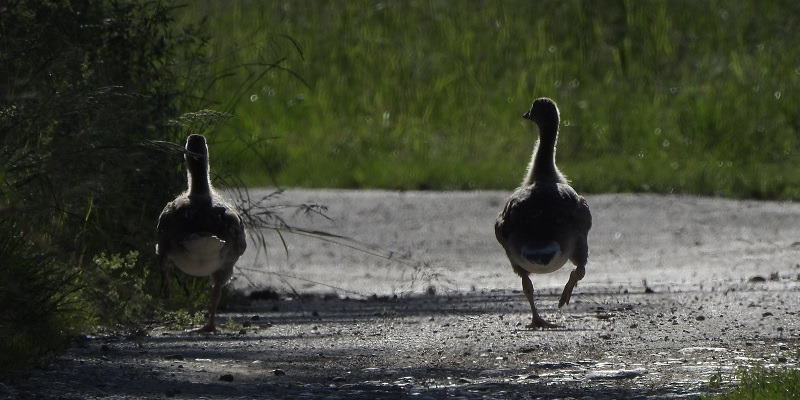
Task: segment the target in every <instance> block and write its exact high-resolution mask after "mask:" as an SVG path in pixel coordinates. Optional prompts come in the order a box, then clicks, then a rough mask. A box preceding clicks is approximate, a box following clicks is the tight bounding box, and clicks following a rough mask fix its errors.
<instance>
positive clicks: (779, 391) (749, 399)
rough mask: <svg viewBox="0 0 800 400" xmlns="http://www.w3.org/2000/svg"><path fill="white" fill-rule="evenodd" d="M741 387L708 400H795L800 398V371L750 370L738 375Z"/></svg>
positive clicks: (742, 371) (709, 397) (740, 372)
mask: <svg viewBox="0 0 800 400" xmlns="http://www.w3.org/2000/svg"><path fill="white" fill-rule="evenodd" d="M736 375H737V376H736V377H737V380H738V381H739V385H738V386H737V387H736V388H734V389H732V390H730V391H728V392H726V393H725V394H720V395H716V396H708V397H705V398H706V399H708V400H793V399H797V398H798V396H800V370H798V369H780V370H770V369H766V368H750V369H745V370H741V371H739V372H738V373H737V374H736Z"/></svg>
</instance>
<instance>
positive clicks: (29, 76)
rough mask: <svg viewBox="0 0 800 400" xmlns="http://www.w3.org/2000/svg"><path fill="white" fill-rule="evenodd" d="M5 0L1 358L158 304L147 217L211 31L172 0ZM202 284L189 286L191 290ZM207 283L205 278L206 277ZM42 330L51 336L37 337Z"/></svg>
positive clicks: (52, 344) (163, 184) (165, 195)
mask: <svg viewBox="0 0 800 400" xmlns="http://www.w3.org/2000/svg"><path fill="white" fill-rule="evenodd" d="M12 3H14V4H9V5H8V6H5V5H3V6H0V220H2V224H0V237H2V238H4V241H3V242H2V243H0V261H1V263H0V281H2V282H1V283H0V285H2V286H0V289H2V290H0V298H1V299H2V303H1V304H2V305H3V308H4V310H9V311H8V313H7V314H4V315H3V316H2V317H0V318H1V319H0V323H2V325H0V354H2V355H3V356H2V357H3V360H2V361H3V365H4V366H11V368H13V365H14V362H15V361H16V362H25V361H26V360H29V359H31V358H34V357H36V356H38V355H41V354H43V353H45V352H47V351H49V350H51V349H53V348H57V347H58V346H59V345H61V344H63V338H64V337H66V336H67V335H69V334H70V333H71V332H76V331H79V330H87V329H94V328H95V327H97V326H116V325H118V324H130V323H133V322H134V321H136V320H141V318H143V317H147V316H149V315H152V312H153V311H154V308H155V307H154V306H153V304H152V297H151V293H155V287H156V286H157V285H156V282H154V279H152V278H153V276H154V275H157V274H148V268H151V267H152V265H154V264H155V263H154V254H153V245H154V241H155V238H154V235H155V234H154V226H155V221H156V218H157V217H158V214H159V212H160V211H161V208H162V207H163V205H164V204H165V203H166V202H167V201H168V200H169V199H170V198H171V197H173V196H174V195H175V194H176V193H177V192H179V191H181V190H183V187H182V174H183V170H182V168H181V158H180V157H177V156H176V155H177V154H179V153H175V152H169V151H163V150H162V149H161V148H159V147H157V146H156V144H157V143H158V142H159V141H165V142H172V143H174V142H178V141H180V140H182V139H183V137H182V136H183V135H184V132H182V131H181V128H180V126H178V125H176V124H175V123H173V119H175V118H177V117H178V116H179V112H180V110H182V109H187V108H190V107H192V106H194V105H195V104H197V103H198V101H197V100H196V96H195V95H196V93H195V92H194V89H191V90H188V89H186V88H193V87H195V86H196V85H195V84H194V80H195V79H203V78H205V77H206V75H203V74H196V73H195V70H196V68H202V65H203V64H202V62H203V55H202V48H203V44H204V43H205V39H204V38H203V37H201V36H200V35H199V34H198V33H197V31H195V30H192V29H190V28H184V29H182V30H180V31H178V30H177V29H175V28H174V26H173V19H172V17H171V15H172V8H171V6H169V3H168V2H166V1H147V2H144V1H135V0H103V1H92V0H72V1H68V2H66V1H40V0H20V1H15V2H12ZM199 287H201V286H200V285H194V286H189V289H190V290H197V289H196V288H199ZM203 289H205V287H203ZM43 339H45V340H43Z"/></svg>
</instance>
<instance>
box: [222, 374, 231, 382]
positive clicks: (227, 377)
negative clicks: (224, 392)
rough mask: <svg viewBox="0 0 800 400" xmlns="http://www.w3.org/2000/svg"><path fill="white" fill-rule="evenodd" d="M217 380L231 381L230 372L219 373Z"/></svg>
mask: <svg viewBox="0 0 800 400" xmlns="http://www.w3.org/2000/svg"><path fill="white" fill-rule="evenodd" d="M219 380H221V381H224V382H233V375H231V374H225V375H221V376H220V377H219Z"/></svg>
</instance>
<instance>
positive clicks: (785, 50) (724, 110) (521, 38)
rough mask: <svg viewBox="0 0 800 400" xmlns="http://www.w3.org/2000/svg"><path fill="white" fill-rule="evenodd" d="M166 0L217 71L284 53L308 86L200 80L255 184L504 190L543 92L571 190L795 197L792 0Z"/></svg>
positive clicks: (238, 165)
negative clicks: (556, 122)
mask: <svg viewBox="0 0 800 400" xmlns="http://www.w3.org/2000/svg"><path fill="white" fill-rule="evenodd" d="M180 12H181V18H182V20H184V21H197V20H199V19H200V18H201V17H202V16H206V15H207V16H208V20H207V22H206V24H205V26H206V27H207V28H208V31H209V33H210V34H211V37H212V42H211V46H210V49H211V52H212V56H213V57H215V58H216V59H217V63H216V64H215V68H216V71H217V72H222V71H224V70H225V68H228V67H230V66H231V65H233V64H236V63H241V62H249V61H262V62H263V61H274V60H277V59H278V58H279V57H282V56H288V58H287V59H286V60H285V61H284V63H283V64H282V65H284V66H285V67H287V68H290V69H292V70H293V71H295V72H297V73H298V74H299V75H300V76H301V77H302V78H303V79H304V80H305V81H306V82H307V83H308V85H309V87H306V86H305V85H304V84H303V83H301V82H300V81H299V80H297V79H293V78H291V77H290V74H288V73H286V72H284V71H280V70H272V71H270V72H269V73H267V74H266V75H265V76H264V77H263V79H260V80H258V81H257V82H256V83H254V84H253V85H252V86H250V85H249V83H245V86H244V87H242V84H243V82H253V81H255V77H252V78H251V79H250V80H249V81H248V80H247V79H246V78H247V77H248V75H247V74H245V73H240V74H239V75H238V77H236V78H234V79H228V80H225V81H223V83H222V84H221V85H218V86H217V87H216V88H215V90H214V91H212V93H211V95H212V97H214V98H217V99H223V100H226V101H228V103H223V104H219V105H217V106H216V107H217V108H219V109H226V108H227V107H228V106H230V110H231V111H233V113H234V114H235V118H233V119H232V120H230V121H229V122H228V123H226V124H224V125H222V126H219V127H218V128H216V130H215V131H213V132H211V133H210V136H211V137H212V139H213V141H214V142H213V143H212V146H213V148H214V150H213V151H215V155H216V157H217V160H218V162H223V163H226V164H227V166H229V167H231V168H232V169H233V170H237V171H239V172H240V175H241V176H242V177H243V179H244V181H245V182H246V183H247V184H249V185H264V184H269V183H270V180H269V179H268V177H269V175H270V173H272V174H273V175H274V177H275V178H276V180H277V183H279V184H280V185H284V186H306V187H349V188H364V187H379V188H392V189H415V188H421V189H477V188H481V189H494V188H498V189H499V188H503V189H508V188H511V187H514V186H515V185H516V184H518V182H519V181H520V180H521V177H522V174H523V170H524V167H525V165H526V163H527V158H528V157H529V155H530V151H531V149H532V146H533V144H534V141H535V136H536V130H535V128H534V127H533V126H532V125H531V124H530V123H528V122H527V121H523V120H522V119H521V118H520V115H521V114H522V113H523V112H524V111H525V110H526V109H527V108H528V107H529V105H530V102H531V100H532V99H533V98H534V97H539V96H549V97H552V98H554V99H555V100H556V101H558V103H559V105H560V108H561V114H562V122H563V125H562V136H561V138H560V141H559V152H558V162H559V165H560V166H561V168H562V170H563V171H564V172H565V173H566V174H567V175H568V176H569V177H570V178H571V179H572V180H573V182H574V185H575V186H576V187H577V188H578V189H579V190H581V191H585V192H619V191H623V192H625V191H647V192H663V193H699V194H709V195H721V196H734V197H755V198H793V199H796V198H800V169H798V168H796V167H795V166H796V165H798V164H800V163H799V162H800V151H798V150H800V148H799V147H798V146H799V145H800V90H799V89H800V63H798V61H797V60H800V36H797V35H796V34H795V32H796V31H797V30H798V29H800V3H797V2H795V1H792V0H786V1H774V2H759V1H755V0H752V1H734V2H730V1H704V2H694V1H674V2H673V1H669V2H668V1H646V2H645V1H543V2H538V1H537V2H532V1H526V0H515V1H498V2H494V1H489V2H471V1H470V2H467V1H465V2H451V1H443V0H442V1H439V0H409V1H402V2H393V1H310V0H306V1H290V2H284V1H281V2H278V1H267V2H261V1H246V0H238V1H231V2H224V3H220V2H215V1H211V0H202V1H196V2H191V3H190V5H189V6H188V7H186V8H184V9H183V10H181V11H180ZM281 35H288V36H290V37H291V38H293V39H294V40H295V41H296V42H297V43H298V44H299V45H300V47H301V48H302V56H301V55H300V54H298V53H297V52H296V51H294V44H293V43H292V42H291V41H290V40H288V39H285V38H284V37H283V36H281ZM254 71H255V70H251V72H250V74H255V73H256V72H254ZM234 103H235V105H233V104H234ZM267 138H270V139H269V140H265V139H267ZM252 150H260V151H261V152H262V153H264V154H266V157H260V156H259V155H258V154H257V153H258V152H257V151H252Z"/></svg>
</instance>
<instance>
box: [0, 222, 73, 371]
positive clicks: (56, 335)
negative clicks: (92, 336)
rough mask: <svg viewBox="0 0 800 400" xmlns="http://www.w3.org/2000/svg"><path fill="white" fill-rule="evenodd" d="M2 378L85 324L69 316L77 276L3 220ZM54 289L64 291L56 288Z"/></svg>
mask: <svg viewBox="0 0 800 400" xmlns="http://www.w3.org/2000/svg"><path fill="white" fill-rule="evenodd" d="M0 232H2V235H0V304H2V305H3V312H2V313H0V374H3V373H7V372H12V371H13V370H14V369H15V368H18V367H19V366H23V367H24V366H27V365H28V364H29V363H30V362H31V360H32V357H31V356H32V355H33V356H38V355H41V354H45V353H47V352H49V351H52V350H54V349H58V348H60V347H61V346H63V345H64V343H65V339H64V336H63V332H62V330H65V329H71V328H73V327H74V326H75V324H76V323H77V324H79V325H80V324H81V323H82V321H77V320H76V319H77V318H68V317H66V315H67V314H65V313H66V312H67V310H68V309H69V307H70V306H71V305H72V304H73V301H74V295H75V292H76V290H77V288H76V287H75V286H74V285H73V284H72V283H73V275H72V273H71V271H70V270H69V269H67V268H63V267H62V266H61V265H59V264H58V262H57V261H56V260H55V259H54V258H53V257H51V256H49V255H47V254H45V253H43V252H42V251H41V250H40V249H39V248H38V246H37V245H36V244H35V243H33V242H31V241H30V240H27V239H26V238H25V237H23V235H22V234H21V233H20V229H19V228H18V227H17V226H16V225H15V224H14V223H12V222H10V221H9V220H7V219H6V220H0ZM54 287H58V288H60V290H53V288H54Z"/></svg>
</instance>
